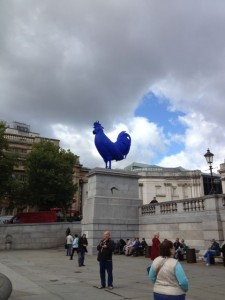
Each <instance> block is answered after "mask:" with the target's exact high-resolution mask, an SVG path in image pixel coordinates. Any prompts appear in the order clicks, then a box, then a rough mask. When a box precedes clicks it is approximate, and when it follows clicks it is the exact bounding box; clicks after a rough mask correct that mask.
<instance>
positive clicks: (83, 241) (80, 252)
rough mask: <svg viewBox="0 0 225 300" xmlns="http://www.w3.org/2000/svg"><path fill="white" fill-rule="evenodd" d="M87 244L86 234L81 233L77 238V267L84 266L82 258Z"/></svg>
mask: <svg viewBox="0 0 225 300" xmlns="http://www.w3.org/2000/svg"><path fill="white" fill-rule="evenodd" d="M87 245H88V241H87V238H86V234H83V235H82V236H81V237H80V238H79V240H78V249H77V254H78V266H79V267H84V266H85V264H84V258H85V252H87Z"/></svg>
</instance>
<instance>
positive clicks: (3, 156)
mask: <svg viewBox="0 0 225 300" xmlns="http://www.w3.org/2000/svg"><path fill="white" fill-rule="evenodd" d="M5 129H6V124H5V122H3V121H0V199H1V198H2V197H4V196H10V193H11V184H12V180H13V177H12V174H13V167H14V165H16V159H17V156H16V155H15V154H12V153H10V152H8V151H7V150H8V141H7V139H6V138H5Z"/></svg>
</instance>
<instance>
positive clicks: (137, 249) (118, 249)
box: [114, 237, 148, 256]
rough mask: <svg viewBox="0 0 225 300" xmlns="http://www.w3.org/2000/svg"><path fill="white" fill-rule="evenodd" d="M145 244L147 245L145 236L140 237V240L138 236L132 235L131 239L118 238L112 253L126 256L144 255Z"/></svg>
mask: <svg viewBox="0 0 225 300" xmlns="http://www.w3.org/2000/svg"><path fill="white" fill-rule="evenodd" d="M146 246H148V244H147V243H146V241H145V238H142V240H141V241H140V239H139V237H134V238H133V239H132V240H131V239H127V240H126V242H125V241H124V240H123V239H120V240H119V241H118V242H117V243H116V246H115V251H114V253H119V254H125V255H126V256H139V255H144V253H145V249H146Z"/></svg>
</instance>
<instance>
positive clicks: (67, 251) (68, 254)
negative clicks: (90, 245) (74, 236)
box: [66, 244, 72, 256]
mask: <svg viewBox="0 0 225 300" xmlns="http://www.w3.org/2000/svg"><path fill="white" fill-rule="evenodd" d="M71 250H72V244H67V249H66V256H70V255H71Z"/></svg>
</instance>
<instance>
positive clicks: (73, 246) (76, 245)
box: [70, 234, 79, 260]
mask: <svg viewBox="0 0 225 300" xmlns="http://www.w3.org/2000/svg"><path fill="white" fill-rule="evenodd" d="M78 240H79V238H78V234H75V235H74V240H73V245H72V253H71V255H70V259H71V260H72V259H73V255H74V252H75V251H76V252H77V250H78Z"/></svg>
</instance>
